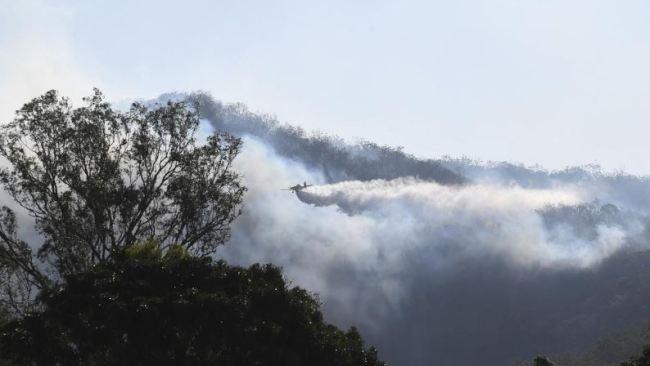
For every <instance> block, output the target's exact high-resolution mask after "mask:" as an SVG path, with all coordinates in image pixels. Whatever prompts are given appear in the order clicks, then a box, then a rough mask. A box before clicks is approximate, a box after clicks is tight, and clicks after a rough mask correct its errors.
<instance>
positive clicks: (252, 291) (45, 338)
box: [0, 242, 383, 366]
mask: <svg viewBox="0 0 650 366" xmlns="http://www.w3.org/2000/svg"><path fill="white" fill-rule="evenodd" d="M123 253H124V254H123V255H122V256H120V257H119V258H118V260H116V261H115V262H114V263H113V264H109V263H103V264H99V265H97V266H95V267H94V268H92V269H90V270H88V271H85V272H81V273H77V274H71V275H69V276H67V277H66V281H65V284H63V285H60V286H58V287H56V288H51V289H47V290H45V291H43V293H42V294H41V295H40V297H39V300H40V302H41V303H42V306H43V310H42V311H41V312H38V313H34V314H32V315H28V316H26V317H24V318H23V319H19V320H15V321H13V322H11V323H10V324H8V325H5V326H4V328H3V330H2V332H1V335H0V354H4V355H5V357H8V359H11V360H13V361H15V362H16V363H18V364H32V365H55V364H59V365H109V364H112V365H120V364H124V365H127V364H128V365H152V364H156V365H168V364H169V365H172V364H173V365H284V366H292V365H296V366H298V365H301V366H302V365H310V366H318V365H323V366H325V365H327V366H330V365H339V366H346V365H350V366H352V365H355V366H363V365H368V366H371V365H383V363H382V362H380V361H378V360H377V354H376V351H375V350H374V349H372V348H370V349H366V348H364V344H363V341H362V340H361V337H360V336H359V333H358V332H357V331H356V329H354V328H352V329H350V330H349V331H347V332H343V331H341V330H339V329H337V328H336V327H334V326H332V325H329V324H326V323H325V322H324V321H323V317H322V315H321V313H320V310H319V304H318V302H317V301H316V300H315V299H314V297H312V296H311V295H310V294H308V293H307V292H306V291H304V290H302V289H300V288H295V287H294V288H290V287H288V286H287V283H286V282H285V280H284V278H283V276H282V273H281V270H280V269H279V268H277V267H274V266H272V265H264V266H262V265H253V266H251V267H250V268H241V267H234V266H229V265H227V264H226V263H224V262H223V261H218V262H213V261H211V260H210V259H209V258H198V257H192V256H189V255H187V252H184V251H183V249H182V248H181V247H175V248H174V249H170V250H168V251H167V252H166V253H165V254H164V255H162V254H161V251H160V250H159V248H158V247H157V246H156V245H155V243H153V242H145V243H143V244H139V245H135V246H133V247H131V248H129V249H128V250H126V251H124V252H123Z"/></svg>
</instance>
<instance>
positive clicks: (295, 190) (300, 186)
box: [283, 182, 312, 193]
mask: <svg viewBox="0 0 650 366" xmlns="http://www.w3.org/2000/svg"><path fill="white" fill-rule="evenodd" d="M311 186H312V184H307V182H303V183H302V184H300V183H298V184H296V185H295V186H292V187H289V188H285V189H283V191H292V192H293V193H298V192H300V191H302V190H303V189H305V188H307V187H311Z"/></svg>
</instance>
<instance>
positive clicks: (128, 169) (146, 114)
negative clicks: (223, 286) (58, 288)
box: [0, 90, 245, 309]
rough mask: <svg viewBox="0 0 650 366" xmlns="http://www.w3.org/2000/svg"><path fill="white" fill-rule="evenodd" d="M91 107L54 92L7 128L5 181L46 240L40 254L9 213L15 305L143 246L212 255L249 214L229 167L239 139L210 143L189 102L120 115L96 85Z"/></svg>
mask: <svg viewBox="0 0 650 366" xmlns="http://www.w3.org/2000/svg"><path fill="white" fill-rule="evenodd" d="M84 101H85V105H84V106H82V107H79V108H73V107H72V106H71V104H70V102H69V101H68V99H66V98H61V97H59V95H58V94H57V93H56V92H55V91H49V92H47V93H45V94H44V95H42V96H40V97H38V98H35V99H33V100H32V101H31V102H29V103H26V104H25V105H24V106H23V107H22V108H21V109H20V110H19V111H17V114H16V118H15V119H14V120H13V121H11V122H9V123H7V124H4V125H2V127H0V156H2V158H4V159H6V161H7V162H8V167H7V168H4V169H1V170H0V185H2V187H3V188H4V189H5V191H6V192H7V193H8V194H9V195H10V196H11V197H12V198H13V199H14V201H15V203H16V204H17V205H18V206H20V207H21V209H23V210H24V211H25V212H26V213H27V214H28V215H29V216H31V217H32V218H33V219H34V223H35V229H36V230H37V231H38V232H39V233H40V234H41V236H42V237H43V238H44V242H43V243H42V244H41V245H40V246H37V245H36V244H37V243H30V245H31V247H33V248H37V249H38V250H37V253H36V255H35V254H33V253H32V252H31V250H30V246H28V245H27V244H26V243H25V242H24V241H22V240H20V238H18V237H17V235H16V232H17V230H16V227H17V225H16V219H15V215H14V213H13V211H12V210H10V209H9V208H7V207H3V208H2V211H1V212H0V280H2V281H1V282H0V284H3V285H5V286H4V287H5V288H4V289H2V290H3V291H1V292H0V297H2V296H4V297H3V298H2V299H0V300H3V299H4V300H7V299H8V300H7V301H11V302H13V304H11V305H12V306H14V307H16V308H17V309H18V308H21V307H23V306H20V304H18V303H20V301H15V299H16V298H20V299H22V300H25V299H29V298H30V294H29V289H30V288H31V287H36V288H37V289H42V288H45V287H48V286H49V284H50V282H52V281H51V280H52V279H54V280H56V279H58V278H61V277H65V276H67V275H69V274H74V273H76V272H80V271H85V270H87V269H89V268H91V267H92V266H94V265H96V264H98V263H102V262H104V261H108V260H112V259H113V257H114V256H115V255H116V254H117V253H120V252H121V250H122V249H123V248H128V247H129V246H131V245H133V244H134V243H136V242H141V241H145V240H147V239H155V240H156V241H157V242H158V243H161V245H162V246H163V247H164V248H166V247H168V246H170V245H178V246H181V247H183V248H185V249H186V250H187V251H188V252H190V253H192V254H194V255H209V254H211V253H213V252H214V251H215V250H216V248H217V246H219V245H221V244H223V243H224V242H225V241H227V240H228V237H229V235H230V224H231V222H232V221H233V220H234V219H235V217H237V215H238V214H239V212H240V209H239V207H240V204H241V201H242V198H243V193H244V191H245V188H244V187H243V186H241V184H240V182H239V176H238V175H237V174H236V173H234V172H233V171H232V169H231V165H232V162H233V160H234V158H235V157H236V156H237V154H238V152H239V149H240V146H241V141H240V140H239V139H237V138H234V137H232V136H230V135H228V134H226V133H216V134H214V135H212V136H209V137H207V139H206V140H205V142H200V141H199V140H198V139H197V137H196V134H197V131H198V128H199V116H198V114H197V113H196V112H195V111H194V110H192V109H189V108H187V107H186V105H185V104H184V103H173V102H169V103H167V104H166V105H162V106H157V107H156V108H153V109H149V108H148V107H146V106H144V105H142V104H138V103H135V104H133V105H132V107H131V109H130V110H129V111H128V112H119V111H115V110H113V109H112V108H111V106H110V104H109V103H107V102H106V101H105V99H104V97H103V95H102V94H101V93H100V92H99V91H98V90H95V93H94V94H93V95H92V96H90V97H89V98H85V99H84ZM38 259H40V260H41V261H43V262H45V263H47V264H48V266H45V267H47V270H48V271H42V269H43V268H44V266H42V265H40V264H35V263H37V262H38ZM46 274H47V275H46ZM18 290H20V291H18ZM24 290H27V291H24ZM6 293H9V295H6ZM19 295H20V296H19ZM22 300H21V301H22ZM23 308H24V307H23Z"/></svg>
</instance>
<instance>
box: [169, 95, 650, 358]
mask: <svg viewBox="0 0 650 366" xmlns="http://www.w3.org/2000/svg"><path fill="white" fill-rule="evenodd" d="M172 96H173V97H174V98H184V97H185V96H184V95H181V94H176V95H172ZM169 97H170V95H166V96H163V97H161V98H162V99H165V98H169ZM191 99H192V100H194V101H197V100H198V101H199V104H200V107H201V117H202V118H203V119H204V120H205V121H206V122H207V123H209V124H211V125H212V126H214V127H215V128H221V129H225V130H226V131H229V132H231V133H233V134H235V135H236V136H240V137H242V138H243V140H244V148H243V152H242V155H241V156H240V157H239V158H238V160H237V161H236V167H237V169H238V170H239V171H240V172H242V175H243V177H244V180H245V182H246V185H247V186H248V187H249V192H248V194H247V202H248V205H249V206H248V207H249V209H248V210H247V211H246V212H244V214H243V216H242V217H240V218H239V219H238V220H237V221H236V222H235V226H234V228H233V236H232V239H231V242H230V245H228V246H226V247H225V248H224V249H223V250H222V251H221V255H222V256H223V257H224V258H227V259H229V260H232V261H234V262H236V263H242V264H246V263H252V262H256V261H273V262H274V263H278V264H279V265H282V266H283V268H284V269H285V271H286V273H287V275H288V276H289V277H290V278H291V279H293V280H294V281H296V283H298V284H300V285H302V286H305V287H306V288H308V289H310V290H312V291H315V292H317V293H319V295H320V298H321V299H322V300H323V303H324V304H323V305H324V311H325V314H326V315H327V316H328V317H329V318H330V319H333V320H334V321H335V322H336V323H337V324H339V325H342V326H347V325H350V324H357V325H359V327H360V331H361V333H362V334H363V335H364V336H365V337H367V339H368V341H369V342H370V343H372V344H375V345H377V346H378V348H379V349H380V351H381V355H382V357H383V358H385V359H387V361H389V362H392V363H393V364H396V365H429V364H440V365H474V364H476V363H477V362H479V361H481V362H487V364H512V363H514V362H515V361H516V360H522V359H531V358H532V356H533V355H535V354H562V353H571V352H579V351H581V350H583V349H584V347H587V346H588V345H590V344H593V342H595V341H596V340H597V339H599V338H600V337H603V336H606V335H607V334H610V333H611V332H614V331H617V330H621V329H626V328H627V327H629V326H631V325H634V324H635V323H636V322H637V321H640V319H644V318H648V314H650V308H648V306H647V305H646V301H645V299H647V298H648V295H650V293H649V288H648V287H647V285H646V284H647V283H648V282H649V281H648V279H650V274H649V273H648V272H647V270H646V269H645V267H644V266H645V263H647V260H648V258H647V255H648V252H647V251H646V250H647V248H648V247H647V243H648V233H649V231H648V228H649V222H650V221H649V220H648V214H649V213H650V201H648V199H649V198H648V197H650V195H649V194H647V193H650V182H649V181H648V179H647V178H645V177H636V176H632V175H627V174H624V173H616V174H609V173H603V172H601V171H599V170H598V169H596V168H593V167H584V168H567V169H566V170H563V171H554V172H549V171H545V170H543V169H540V168H527V167H524V166H520V165H515V164H510V163H477V162H474V161H470V160H467V159H452V158H441V159H437V160H436V159H425V160H422V159H417V158H415V157H413V156H410V155H408V154H406V153H404V152H403V151H401V150H400V149H393V148H389V147H382V146H378V145H375V144H372V143H367V142H359V143H353V144H350V143H347V142H345V141H343V140H341V139H339V138H336V137H331V136H325V135H323V134H315V135H312V134H308V133H306V132H304V131H302V130H301V129H299V128H296V127H291V126H288V125H284V124H281V123H279V122H278V121H276V120H275V119H273V118H272V117H269V116H263V115H257V114H254V113H251V112H250V111H248V110H247V109H246V108H245V107H244V106H242V105H224V104H222V103H220V102H218V101H215V100H213V99H212V98H211V97H209V96H208V95H206V94H193V95H192V96H191ZM432 143H435V136H432ZM303 181H307V182H309V183H313V184H315V185H316V186H314V187H309V188H307V189H304V190H302V191H300V192H299V193H298V197H295V196H293V195H292V194H290V193H287V192H282V191H280V188H286V187H288V186H291V185H294V184H296V183H297V182H300V183H302V182H303ZM296 198H298V199H296Z"/></svg>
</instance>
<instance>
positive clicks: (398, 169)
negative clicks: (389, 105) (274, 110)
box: [159, 92, 466, 184]
mask: <svg viewBox="0 0 650 366" xmlns="http://www.w3.org/2000/svg"><path fill="white" fill-rule="evenodd" d="M159 99H160V100H169V99H181V100H185V99H187V100H190V101H192V102H193V103H196V104H197V105H198V106H199V111H200V114H201V117H202V118H205V119H207V120H208V121H210V123H211V124H212V125H213V126H214V127H215V128H216V129H218V130H224V131H228V132H229V133H231V134H233V135H236V136H245V135H248V136H251V137H254V138H257V139H260V140H263V141H265V142H268V143H269V144H270V145H271V146H273V148H274V149H275V151H276V152H277V153H278V154H279V155H281V156H284V157H287V158H290V159H293V160H296V161H300V162H303V163H305V165H307V166H309V167H315V168H318V169H319V170H320V171H322V172H323V175H324V176H325V179H326V180H327V182H328V183H334V182H340V181H343V180H362V181H367V180H372V179H394V178H399V177H404V176H414V177H419V178H420V179H425V180H432V181H436V182H438V183H441V184H462V183H464V182H466V179H465V178H464V177H463V176H462V175H460V174H457V173H455V172H454V171H452V170H450V169H448V168H447V167H445V166H444V164H443V163H442V162H441V161H439V160H435V159H418V158H416V157H414V156H413V155H410V154H407V153H405V152H404V151H403V150H402V149H401V148H392V147H389V146H380V145H378V144H376V143H373V142H369V141H360V142H358V143H356V144H349V143H346V142H345V141H344V140H343V139H341V138H339V137H336V136H329V135H326V134H323V133H318V134H311V135H310V134H308V133H306V132H305V131H304V130H303V129H302V128H300V127H294V126H290V125H283V124H280V123H279V122H278V121H277V120H276V119H275V118H273V117H271V116H269V115H260V114H255V113H252V112H250V111H249V110H248V109H247V108H246V107H245V106H244V105H242V104H228V105H224V104H222V103H221V102H219V101H216V100H215V99H214V98H212V97H211V96H210V95H209V94H207V93H204V92H197V93H192V94H190V95H183V94H167V95H162V96H161V97H160V98H159Z"/></svg>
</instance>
